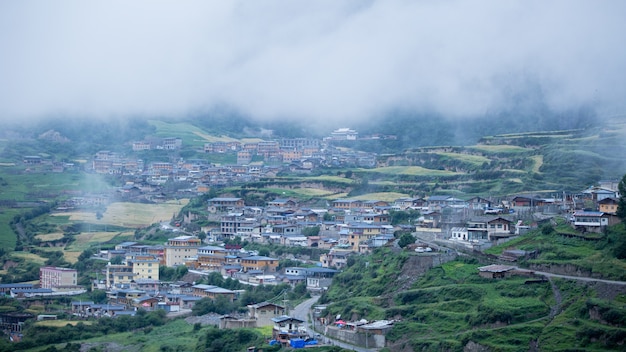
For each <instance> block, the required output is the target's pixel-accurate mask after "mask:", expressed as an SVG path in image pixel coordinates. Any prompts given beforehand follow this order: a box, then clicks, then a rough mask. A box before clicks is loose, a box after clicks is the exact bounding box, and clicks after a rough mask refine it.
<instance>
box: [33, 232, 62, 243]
mask: <svg viewBox="0 0 626 352" xmlns="http://www.w3.org/2000/svg"><path fill="white" fill-rule="evenodd" d="M35 238H37V239H38V240H40V241H41V242H49V241H56V240H60V239H61V238H63V232H54V233H42V234H39V235H37V236H35Z"/></svg>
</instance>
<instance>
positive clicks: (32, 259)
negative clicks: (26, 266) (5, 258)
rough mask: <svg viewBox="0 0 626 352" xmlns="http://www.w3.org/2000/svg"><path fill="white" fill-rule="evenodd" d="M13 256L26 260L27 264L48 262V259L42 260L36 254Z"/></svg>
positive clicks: (27, 253)
mask: <svg viewBox="0 0 626 352" xmlns="http://www.w3.org/2000/svg"><path fill="white" fill-rule="evenodd" d="M11 256H13V257H15V258H20V259H24V261H26V262H31V263H37V264H44V263H45V262H46V258H42V257H40V256H38V255H37V254H35V253H30V252H13V253H11Z"/></svg>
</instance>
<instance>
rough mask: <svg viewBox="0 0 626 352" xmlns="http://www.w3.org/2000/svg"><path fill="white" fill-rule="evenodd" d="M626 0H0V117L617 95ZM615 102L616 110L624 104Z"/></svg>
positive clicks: (414, 105)
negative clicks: (528, 90)
mask: <svg viewBox="0 0 626 352" xmlns="http://www.w3.org/2000/svg"><path fill="white" fill-rule="evenodd" d="M625 42H626V1H620V0H615V1H594V0H589V1H573V0H564V1H545V0H538V1H532V0H530V1H529V0H524V1H499V0H493V1H455V0H442V1H418V0H407V1H394V0H384V1H363V0H356V1H339V0H329V1H318V0H316V1H288V0H284V1H263V0H252V1H250V0H249V1H226V0H216V1H207V0H203V1H155V0H150V1H127V0H124V1H64V0H58V1H46V0H41V1H27V0H26V1H25V0H19V1H1V2H0V120H17V119H24V118H31V117H40V116H46V115H49V114H55V115H58V114H71V115H80V116H87V117H89V116H125V115H128V114H132V115H137V114H140V115H146V116H154V115H159V116H182V115H185V114H187V113H189V112H197V111H203V110H205V109H211V108H213V107H215V106H231V107H233V108H235V109H238V110H240V111H242V112H244V113H246V114H249V115H251V116H254V117H258V118H293V119H315V120H318V121H332V122H334V123H337V122H338V121H345V122H349V121H352V120H355V119H367V118H372V117H376V116H380V115H381V114H383V113H384V112H385V111H388V110H389V109H397V108H400V109H405V110H415V111H436V112H439V113H441V114H444V115H446V116H451V117H462V116H470V115H481V114H484V113H485V112H487V111H497V110H498V109H501V108H503V107H506V104H507V103H508V101H507V99H506V97H507V96H510V94H511V92H516V91H519V90H522V91H523V90H524V89H525V87H527V86H534V87H540V88H541V90H542V91H543V93H544V95H545V98H546V101H547V103H548V104H549V106H550V107H552V108H555V109H559V108H567V107H571V106H577V105H580V104H589V103H593V104H596V105H597V106H599V107H601V108H602V109H608V110H607V111H616V109H617V110H619V109H621V108H623V107H624V103H625V101H626V99H625V97H626V89H625V85H626V53H625V52H626V49H625V45H624V43H625ZM622 112H623V111H622Z"/></svg>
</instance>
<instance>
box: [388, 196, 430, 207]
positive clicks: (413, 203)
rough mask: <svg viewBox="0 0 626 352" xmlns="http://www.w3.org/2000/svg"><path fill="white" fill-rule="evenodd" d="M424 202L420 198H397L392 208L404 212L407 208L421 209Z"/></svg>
mask: <svg viewBox="0 0 626 352" xmlns="http://www.w3.org/2000/svg"><path fill="white" fill-rule="evenodd" d="M424 203H425V202H424V200H423V199H421V198H409V197H405V198H398V199H396V200H395V201H394V202H393V206H394V207H395V208H396V209H400V210H406V209H409V208H421V207H422V206H424Z"/></svg>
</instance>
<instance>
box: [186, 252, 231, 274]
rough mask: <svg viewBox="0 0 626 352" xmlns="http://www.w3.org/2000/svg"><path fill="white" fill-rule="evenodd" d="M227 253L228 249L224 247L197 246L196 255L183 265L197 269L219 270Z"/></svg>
mask: <svg viewBox="0 0 626 352" xmlns="http://www.w3.org/2000/svg"><path fill="white" fill-rule="evenodd" d="M227 255H228V251H227V250H226V249H225V248H224V247H218V246H204V247H199V248H198V254H197V255H196V257H191V258H190V259H189V260H188V261H186V262H185V265H187V266H189V267H192V268H195V269H199V270H208V271H220V269H221V268H222V266H223V265H224V263H225V262H226V256H227Z"/></svg>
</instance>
